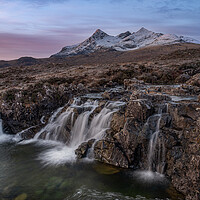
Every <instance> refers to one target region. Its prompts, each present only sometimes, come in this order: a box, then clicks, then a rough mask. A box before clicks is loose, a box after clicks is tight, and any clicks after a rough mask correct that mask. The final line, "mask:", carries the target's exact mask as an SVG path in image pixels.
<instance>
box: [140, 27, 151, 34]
mask: <svg viewBox="0 0 200 200" xmlns="http://www.w3.org/2000/svg"><path fill="white" fill-rule="evenodd" d="M149 32H151V31H149V30H148V29H146V28H144V27H142V28H141V29H140V30H138V31H137V32H136V33H149Z"/></svg>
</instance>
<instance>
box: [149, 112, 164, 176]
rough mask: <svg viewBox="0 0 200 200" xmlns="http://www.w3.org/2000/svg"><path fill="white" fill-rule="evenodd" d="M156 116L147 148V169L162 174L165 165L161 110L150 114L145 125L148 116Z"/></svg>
mask: <svg viewBox="0 0 200 200" xmlns="http://www.w3.org/2000/svg"><path fill="white" fill-rule="evenodd" d="M152 117H153V118H157V119H156V120H157V121H156V127H155V131H154V132H153V133H152V134H151V137H150V141H149V150H148V170H149V171H153V170H155V171H156V172H158V173H160V174H163V172H164V167H165V145H164V140H163V137H162V135H161V133H160V121H161V119H162V110H161V109H159V111H158V114H156V115H153V116H150V117H149V118H148V120H147V123H146V125H147V126H149V123H150V122H149V121H150V118H152Z"/></svg>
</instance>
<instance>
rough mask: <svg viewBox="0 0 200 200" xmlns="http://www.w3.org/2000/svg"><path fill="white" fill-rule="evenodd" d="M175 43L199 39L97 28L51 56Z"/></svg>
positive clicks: (142, 31) (144, 30) (150, 32)
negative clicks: (115, 33)
mask: <svg viewBox="0 0 200 200" xmlns="http://www.w3.org/2000/svg"><path fill="white" fill-rule="evenodd" d="M177 43H197V44H200V42H199V41H197V40H195V39H192V38H189V37H184V36H177V35H175V34H163V33H156V32H153V31H150V30H148V29H146V28H144V27H142V28H141V29H139V30H138V31H136V32H132V33H131V32H129V31H126V32H124V33H120V34H119V35H117V36H112V35H109V34H107V33H105V32H104V31H102V30H101V29H97V30H96V31H95V32H94V33H93V34H92V35H91V36H90V37H89V38H88V39H86V40H85V41H83V42H81V43H79V44H76V45H72V46H65V47H63V48H62V50H61V51H60V52H58V53H56V54H53V55H52V56H51V57H68V56H74V55H87V54H90V53H93V52H95V51H102V50H103V51H105V50H112V51H129V50H135V49H139V48H142V47H146V46H157V45H170V44H177Z"/></svg>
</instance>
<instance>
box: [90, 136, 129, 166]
mask: <svg viewBox="0 0 200 200" xmlns="http://www.w3.org/2000/svg"><path fill="white" fill-rule="evenodd" d="M94 157H95V159H96V160H98V161H100V162H104V163H107V164H111V165H114V166H117V167H122V168H128V167H129V165H128V160H127V158H126V156H125V155H124V153H123V152H122V151H121V149H120V148H119V147H118V146H117V144H116V143H115V142H114V141H113V140H108V139H103V140H99V141H97V143H96V144H95V146H94Z"/></svg>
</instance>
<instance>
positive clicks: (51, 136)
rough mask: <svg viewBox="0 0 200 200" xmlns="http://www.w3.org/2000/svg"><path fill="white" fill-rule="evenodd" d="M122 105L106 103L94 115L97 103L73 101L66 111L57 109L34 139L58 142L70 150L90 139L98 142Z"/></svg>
mask: <svg viewBox="0 0 200 200" xmlns="http://www.w3.org/2000/svg"><path fill="white" fill-rule="evenodd" d="M124 104H125V103H124V102H119V101H117V102H108V103H106V104H105V106H104V107H103V108H102V110H101V111H100V112H99V113H95V112H94V111H95V110H96V108H97V107H98V101H91V100H88V101H86V102H85V103H82V104H81V100H80V99H75V100H74V102H73V103H72V104H71V105H70V106H69V107H68V108H67V109H66V111H64V112H63V109H64V108H63V107H62V108H59V109H58V110H57V111H56V112H55V113H54V114H53V115H52V117H51V118H50V119H49V121H48V124H47V125H46V126H45V127H44V128H43V129H42V130H41V131H39V132H38V133H37V134H36V135H35V137H34V139H43V140H53V141H60V142H64V143H66V144H67V146H68V147H70V148H75V147H78V146H79V145H80V144H81V143H82V142H85V141H88V140H90V139H96V140H99V139H101V138H102V137H103V136H104V134H105V132H106V130H108V129H109V127H110V121H111V117H112V114H113V113H114V112H116V111H118V109H119V107H120V106H122V105H124ZM58 115H59V116H58Z"/></svg>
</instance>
